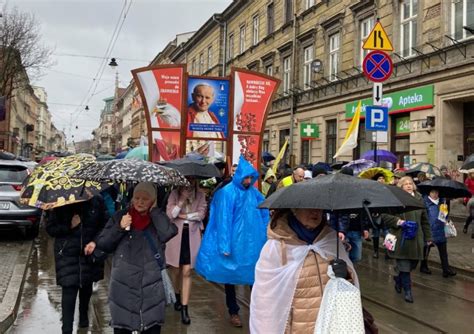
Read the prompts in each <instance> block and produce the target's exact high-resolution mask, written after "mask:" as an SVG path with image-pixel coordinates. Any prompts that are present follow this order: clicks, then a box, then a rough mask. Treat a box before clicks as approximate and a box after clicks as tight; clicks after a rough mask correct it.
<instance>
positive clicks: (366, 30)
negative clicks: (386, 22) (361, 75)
mask: <svg viewBox="0 0 474 334" xmlns="http://www.w3.org/2000/svg"><path fill="white" fill-rule="evenodd" d="M373 28H374V18H373V17H369V18H366V19H364V20H362V21H360V65H361V66H362V63H363V62H364V58H365V56H367V54H368V53H369V51H370V50H364V49H362V45H364V43H365V40H366V39H367V37H369V34H370V32H371V31H372V29H373Z"/></svg>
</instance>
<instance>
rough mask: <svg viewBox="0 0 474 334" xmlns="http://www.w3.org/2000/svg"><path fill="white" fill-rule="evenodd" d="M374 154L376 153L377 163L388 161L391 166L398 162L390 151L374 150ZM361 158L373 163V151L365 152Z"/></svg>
mask: <svg viewBox="0 0 474 334" xmlns="http://www.w3.org/2000/svg"><path fill="white" fill-rule="evenodd" d="M376 152H377V161H388V162H391V163H392V164H395V163H397V161H398V158H397V156H396V155H395V154H393V153H392V152H390V151H386V150H376ZM361 158H362V159H366V160H373V161H375V154H374V150H370V151H367V152H365V153H364V154H362V156H361Z"/></svg>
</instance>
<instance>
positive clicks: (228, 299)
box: [224, 284, 240, 315]
mask: <svg viewBox="0 0 474 334" xmlns="http://www.w3.org/2000/svg"><path fill="white" fill-rule="evenodd" d="M224 287H225V303H226V305H227V308H228V309H229V314H230V315H233V314H239V310H240V307H239V305H237V298H236V296H235V285H232V284H225V285H224Z"/></svg>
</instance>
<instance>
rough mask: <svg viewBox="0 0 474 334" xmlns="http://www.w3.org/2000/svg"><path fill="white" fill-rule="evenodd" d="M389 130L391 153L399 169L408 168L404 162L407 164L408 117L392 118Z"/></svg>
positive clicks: (408, 151) (408, 150) (407, 115)
mask: <svg viewBox="0 0 474 334" xmlns="http://www.w3.org/2000/svg"><path fill="white" fill-rule="evenodd" d="M391 128H392V131H391V133H392V136H391V151H392V152H393V153H394V154H395V155H396V156H397V158H398V162H399V164H400V167H408V166H405V160H406V161H407V162H408V161H409V159H408V157H409V155H410V115H409V114H405V115H403V114H402V115H398V116H397V117H393V118H392V127H391ZM405 158H407V159H405Z"/></svg>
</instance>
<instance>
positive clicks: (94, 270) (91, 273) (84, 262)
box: [46, 197, 106, 287]
mask: <svg viewBox="0 0 474 334" xmlns="http://www.w3.org/2000/svg"><path fill="white" fill-rule="evenodd" d="M75 214H78V215H79V216H80V217H81V223H80V224H79V225H78V226H76V227H75V228H71V220H72V217H73V216H74V215H75ZM105 222H106V215H105V206H104V202H103V200H102V198H101V197H94V198H92V199H91V200H90V201H87V202H82V203H77V204H72V205H66V206H63V207H59V208H57V209H54V210H52V211H51V212H50V213H49V216H48V219H47V221H46V232H47V233H48V234H49V235H50V236H52V237H54V238H55V239H54V260H55V265H56V282H57V284H58V285H60V286H63V287H73V286H74V287H77V286H82V285H87V284H91V283H92V282H97V281H99V280H101V279H102V278H103V277H104V265H103V261H97V259H96V258H95V256H94V255H88V256H86V255H85V254H84V247H85V246H86V245H87V244H88V243H89V242H91V241H95V239H96V237H97V235H98V234H99V233H100V231H101V230H102V228H103V227H104V225H105ZM98 251H99V249H98V247H96V251H95V253H97V252H98Z"/></svg>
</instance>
